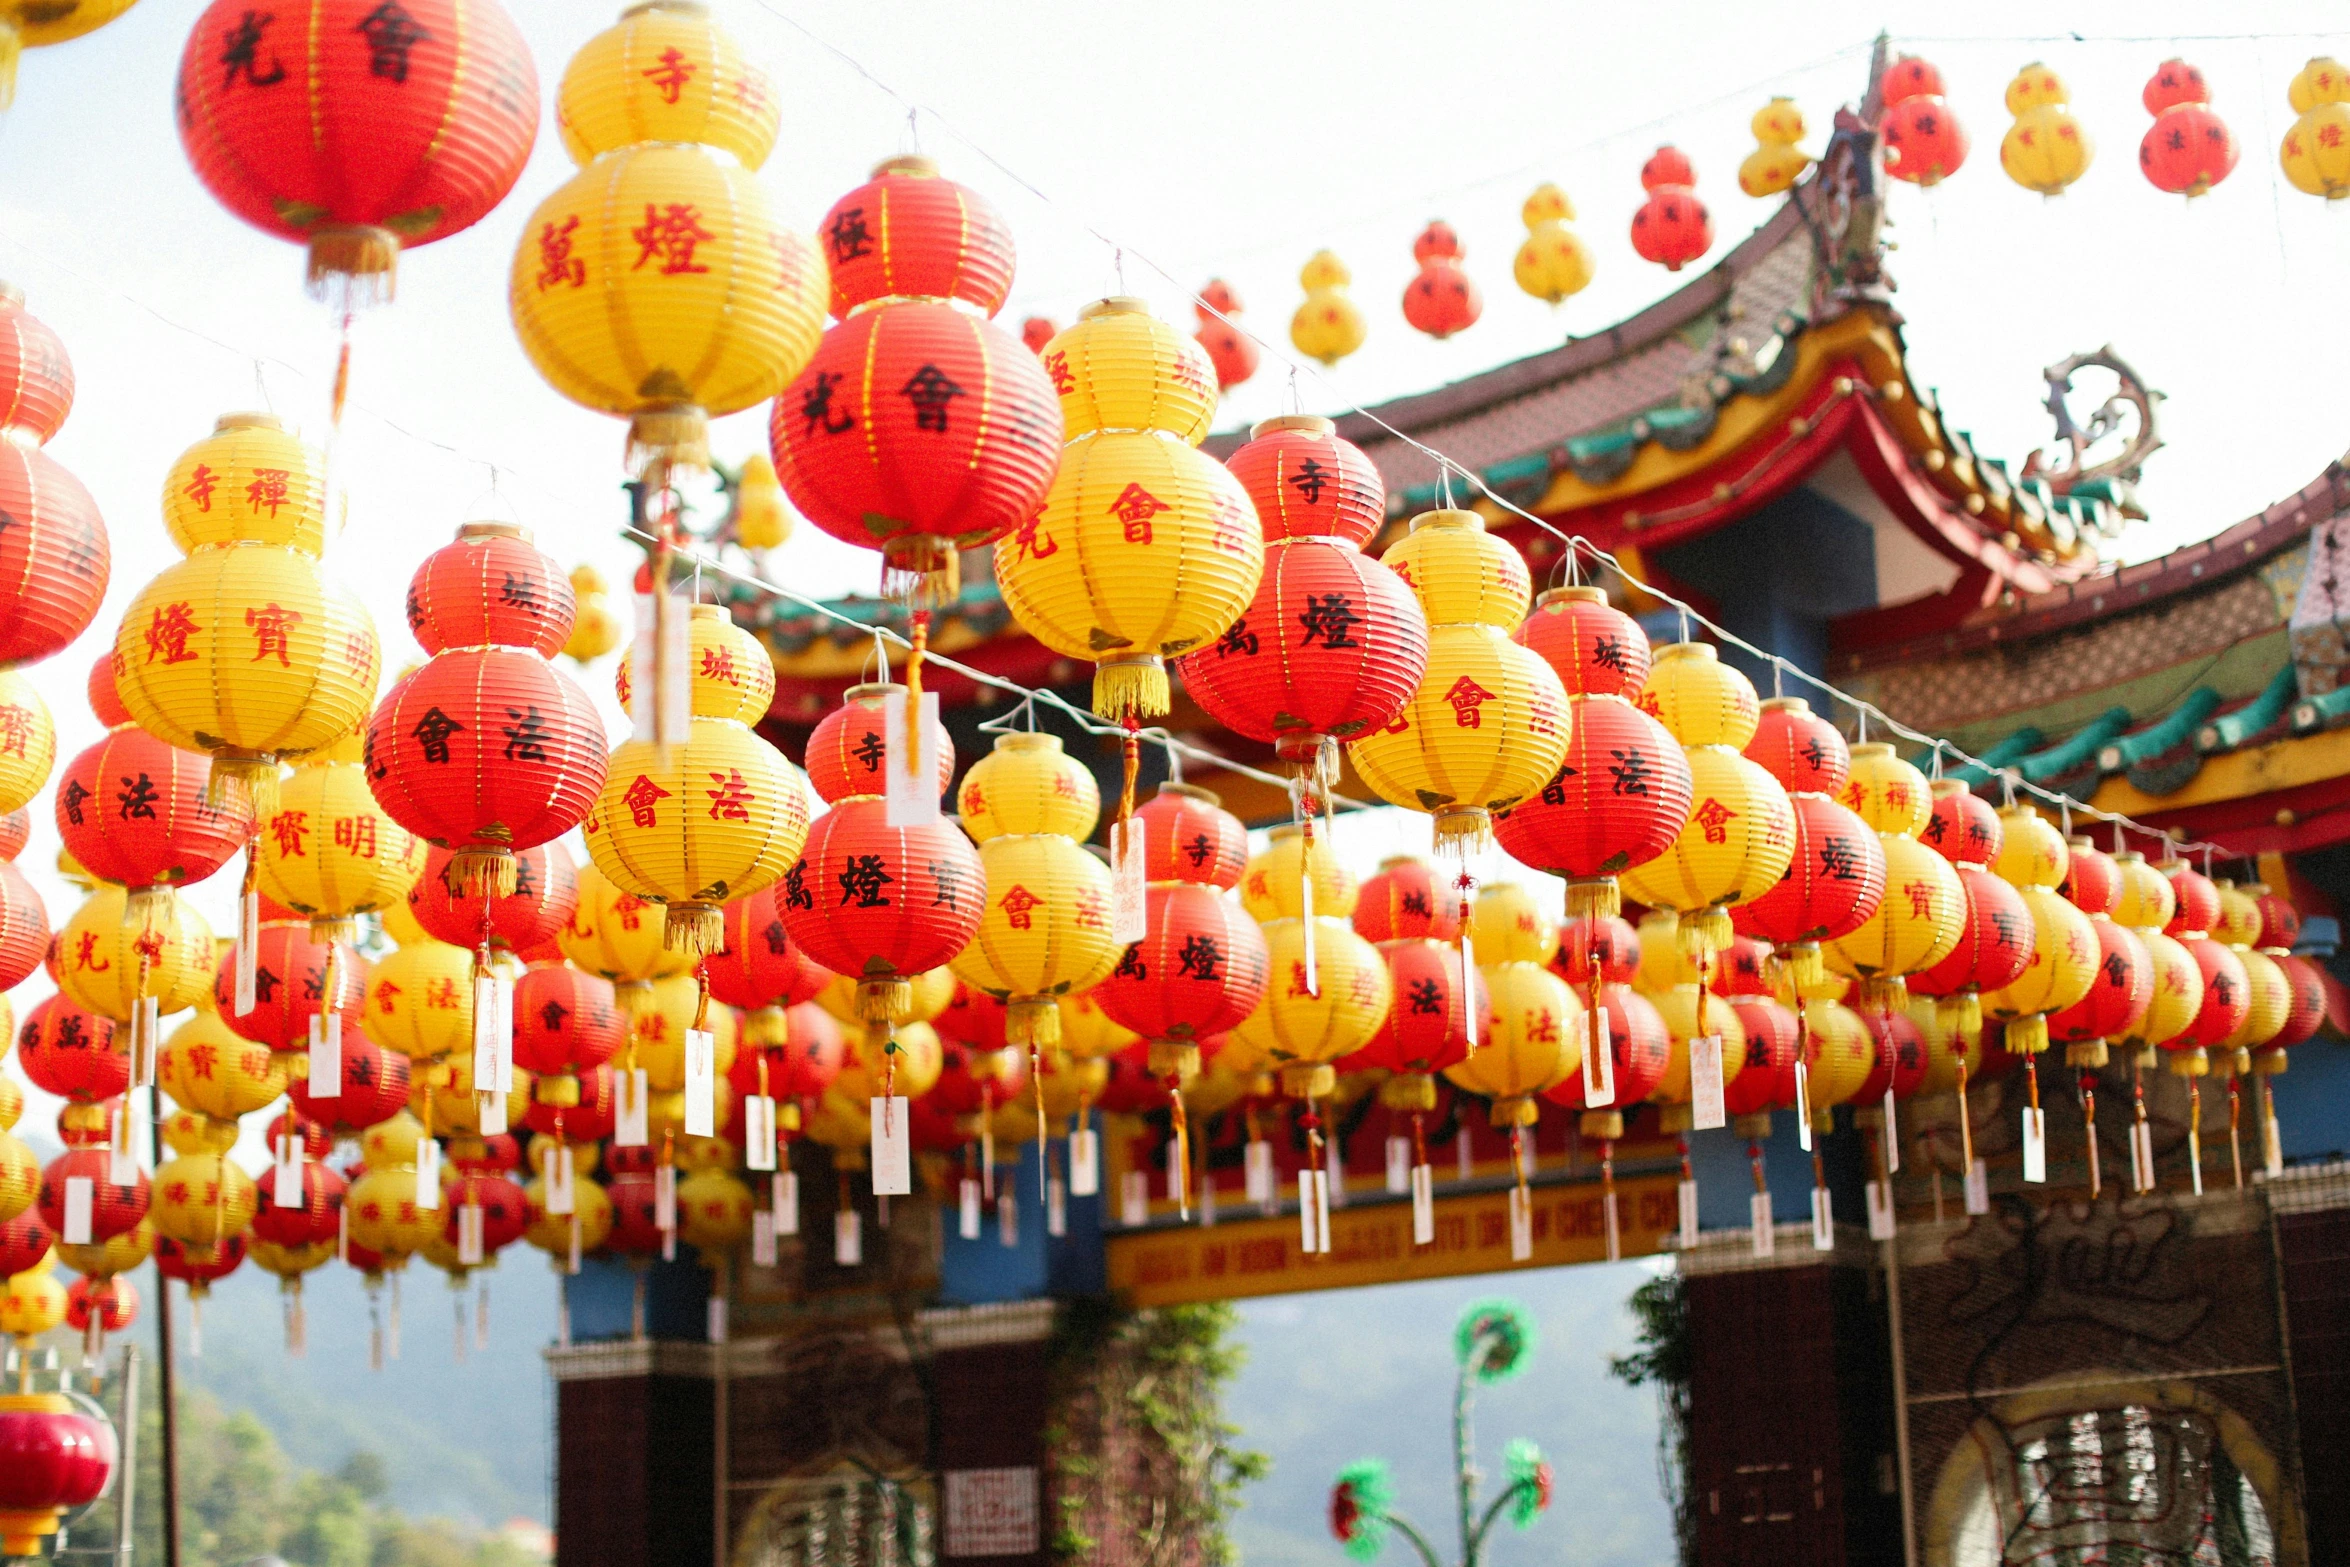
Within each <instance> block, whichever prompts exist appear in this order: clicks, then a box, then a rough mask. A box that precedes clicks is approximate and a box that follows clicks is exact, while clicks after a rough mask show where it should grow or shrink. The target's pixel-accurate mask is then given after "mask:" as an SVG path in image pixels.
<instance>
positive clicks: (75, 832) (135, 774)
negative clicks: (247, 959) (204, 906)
mask: <svg viewBox="0 0 2350 1567" xmlns="http://www.w3.org/2000/svg"><path fill="white" fill-rule="evenodd" d="M211 775H212V762H211V759H210V758H208V757H205V756H202V755H199V754H198V753H196V752H193V751H182V750H179V749H177V748H175V747H172V746H168V745H165V744H164V743H163V742H162V741H160V740H158V739H156V738H155V737H154V736H152V735H150V734H148V733H147V732H146V731H145V730H143V729H140V728H138V727H137V726H135V725H130V724H125V725H123V726H121V727H119V728H116V729H114V730H113V731H111V732H110V733H109V734H108V735H107V736H106V738H104V739H103V740H100V741H99V742H98V743H97V744H95V745H93V746H91V747H90V748H89V749H87V750H85V751H83V752H82V753H81V754H80V755H79V756H77V757H75V758H74V759H73V760H72V761H71V762H68V763H67V764H66V766H65V772H64V774H63V776H62V777H60V778H59V780H58V784H57V833H58V836H59V837H60V838H61V839H63V840H64V844H65V850H66V852H67V853H68V854H71V855H72V856H73V857H74V858H75V859H76V860H77V861H79V862H80V864H81V867H82V869H83V870H85V871H87V872H89V873H90V874H91V875H93V876H95V877H97V878H99V879H100V880H101V881H111V882H119V883H121V884H123V885H124V886H126V887H129V888H131V889H132V890H134V891H144V890H146V889H148V888H152V887H166V886H168V887H178V886H186V885H188V884H190V883H193V882H199V881H202V880H203V879H204V878H205V877H207V876H210V875H211V874H212V873H213V872H214V871H216V870H218V869H220V867H221V866H223V865H225V864H227V863H228V861H229V860H230V858H231V857H232V856H234V855H235V854H236V852H237V850H238V849H239V848H240V847H242V846H243V844H244V842H245V840H246V839H247V838H249V837H250V836H252V831H253V823H252V821H251V819H250V816H249V814H248V813H247V812H246V811H245V810H244V809H242V808H241V802H234V803H230V804H228V805H223V804H220V803H216V802H213V801H210V800H207V799H206V798H205V796H206V793H207V788H206V786H207V784H208V782H209V780H210V778H211Z"/></svg>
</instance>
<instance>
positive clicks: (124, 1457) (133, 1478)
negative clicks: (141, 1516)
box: [114, 1344, 139, 1567]
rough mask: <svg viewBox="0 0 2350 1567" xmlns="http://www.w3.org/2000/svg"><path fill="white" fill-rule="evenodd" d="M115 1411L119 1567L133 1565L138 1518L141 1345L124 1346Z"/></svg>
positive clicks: (115, 1536) (115, 1493)
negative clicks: (133, 1538)
mask: <svg viewBox="0 0 2350 1567" xmlns="http://www.w3.org/2000/svg"><path fill="white" fill-rule="evenodd" d="M119 1406H120V1407H119V1412H118V1413H117V1414H116V1415H115V1422H116V1429H117V1431H118V1432H119V1433H120V1435H121V1440H120V1442H119V1443H118V1444H117V1446H118V1447H119V1448H120V1449H121V1451H120V1452H119V1453H118V1454H117V1455H116V1462H117V1463H118V1464H119V1465H120V1466H121V1469H120V1472H119V1473H118V1474H117V1475H116V1476H115V1490H114V1560H115V1563H116V1567H131V1556H132V1554H133V1553H132V1549H131V1547H132V1531H133V1529H134V1528H135V1526H136V1524H137V1521H138V1513H137V1510H136V1508H135V1506H134V1503H133V1498H132V1494H131V1493H132V1492H133V1491H134V1490H135V1489H136V1488H137V1484H138V1479H139V1346H138V1345H136V1344H125V1345H123V1346H122V1398H121V1399H120V1400H119Z"/></svg>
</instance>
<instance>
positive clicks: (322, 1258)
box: [245, 1236, 335, 1313]
mask: <svg viewBox="0 0 2350 1567" xmlns="http://www.w3.org/2000/svg"><path fill="white" fill-rule="evenodd" d="M245 1255H246V1256H248V1257H250V1258H252V1259H253V1266H255V1267H256V1268H259V1269H260V1270H261V1271H262V1272H264V1273H271V1274H275V1275H276V1276H277V1279H278V1283H279V1286H280V1287H281V1288H282V1289H283V1290H284V1292H285V1293H286V1295H287V1296H288V1297H290V1299H291V1300H292V1302H293V1304H292V1305H290V1306H289V1307H288V1308H287V1309H288V1311H289V1313H291V1312H298V1311H299V1310H300V1309H301V1307H300V1301H301V1296H302V1275H303V1274H305V1273H315V1272H317V1271H318V1270H319V1269H320V1268H323V1267H325V1266H326V1265H327V1264H328V1263H330V1262H332V1261H334V1260H335V1243H334V1242H333V1241H331V1240H325V1241H312V1242H311V1243H310V1244H309V1245H307V1246H280V1245H279V1244H277V1242H275V1241H265V1240H263V1239H261V1238H260V1237H259V1236H249V1237H248V1238H247V1239H246V1241H245Z"/></svg>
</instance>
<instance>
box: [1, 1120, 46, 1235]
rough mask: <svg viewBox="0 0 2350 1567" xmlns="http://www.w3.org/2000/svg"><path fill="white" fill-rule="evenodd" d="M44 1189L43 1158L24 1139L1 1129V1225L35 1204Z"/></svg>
mask: <svg viewBox="0 0 2350 1567" xmlns="http://www.w3.org/2000/svg"><path fill="white" fill-rule="evenodd" d="M40 1190H41V1161H40V1159H39V1157H38V1156H36V1155H35V1154H34V1153H33V1151H32V1150H31V1149H30V1148H27V1147H26V1146H25V1145H24V1143H23V1142H22V1141H20V1140H19V1139H17V1138H15V1137H13V1136H11V1135H9V1133H8V1132H6V1131H5V1130H0V1224H6V1223H7V1222H8V1221H9V1220H11V1219H13V1218H15V1217H16V1216H17V1215H18V1214H20V1213H22V1212H24V1211H25V1210H26V1209H27V1208H30V1207H31V1206H32V1205H33V1199H34V1198H35V1197H36V1196H38V1195H39V1194H40Z"/></svg>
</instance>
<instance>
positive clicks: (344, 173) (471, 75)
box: [176, 0, 539, 398]
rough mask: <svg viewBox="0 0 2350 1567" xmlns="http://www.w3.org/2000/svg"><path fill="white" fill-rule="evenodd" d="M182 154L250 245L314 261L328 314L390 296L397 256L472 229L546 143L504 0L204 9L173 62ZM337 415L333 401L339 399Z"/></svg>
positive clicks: (531, 79)
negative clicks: (242, 224)
mask: <svg viewBox="0 0 2350 1567" xmlns="http://www.w3.org/2000/svg"><path fill="white" fill-rule="evenodd" d="M176 102H177V104H178V118H179V126H180V144H181V145H182V146H183V147H185V148H186V149H187V154H188V161H189V162H190V163H192V164H194V165H195V169H196V177H197V178H198V179H200V180H202V181H203V182H204V185H205V188H206V189H208V190H210V191H211V192H212V194H213V196H214V198H215V199H216V200H218V201H219V202H220V204H221V205H222V206H224V207H227V208H228V209H229V210H230V211H231V212H233V213H235V214H236V215H237V216H238V217H240V218H243V219H244V220H245V221H246V222H248V223H250V224H252V225H253V226H254V227H256V228H258V229H262V230H264V231H266V232H268V233H271V234H274V235H276V236H277V237H278V238H280V239H290V240H295V241H297V242H300V243H305V244H307V245H308V246H309V247H310V267H309V272H310V287H311V290H312V292H314V293H316V294H318V295H319V296H320V297H322V298H325V299H328V300H329V301H330V302H331V303H333V304H334V306H335V307H336V308H337V309H339V310H343V311H348V310H349V309H350V308H351V307H352V305H354V304H356V303H363V302H366V301H370V300H375V299H388V298H390V297H391V294H392V285H393V276H394V267H395V266H396V265H397V263H398V261H399V256H400V251H401V249H402V247H404V246H407V247H413V246H417V245H428V244H430V243H432V242H433V241H434V240H437V239H446V238H447V237H448V236H450V235H451V234H455V233H459V232H461V231H462V230H464V229H467V228H470V227H472V226H473V225H474V224H475V223H476V222H478V221H480V220H481V219H482V218H483V217H484V216H486V215H487V214H488V212H489V210H490V209H491V208H492V207H495V206H496V205H497V204H498V203H499V202H500V201H502V200H504V199H505V196H506V193H507V192H508V191H509V190H512V189H513V188H514V182H515V180H517V179H518V178H520V177H521V174H522V166H523V164H524V163H526V162H528V161H529V158H530V149H531V144H532V143H533V142H534V141H536V140H537V139H538V128H539V82H538V72H537V70H536V68H535V67H534V66H533V65H532V64H531V58H530V50H529V49H528V48H527V47H526V46H525V45H524V44H523V41H522V34H521V33H520V32H519V31H518V30H517V29H516V28H515V26H514V21H513V18H511V17H509V16H508V15H507V14H506V12H505V10H504V9H503V8H502V7H501V6H499V5H498V4H496V0H405V3H404V4H401V5H394V6H384V5H381V4H377V3H375V0H317V3H316V4H314V5H312V6H311V7H309V8H308V9H307V10H306V11H304V12H302V13H299V14H295V13H286V14H282V15H281V14H279V13H275V12H271V11H267V10H256V9H255V8H253V7H251V6H249V5H245V4H244V3H243V0H214V3H213V4H211V5H209V6H207V7H205V10H204V14H203V15H202V16H200V17H198V18H197V19H196V26H195V29H194V31H192V32H190V33H189V34H188V42H187V47H186V49H185V50H184V51H183V52H182V53H181V55H180V66H179V89H178V95H177V99H176ZM338 398H339V391H338Z"/></svg>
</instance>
